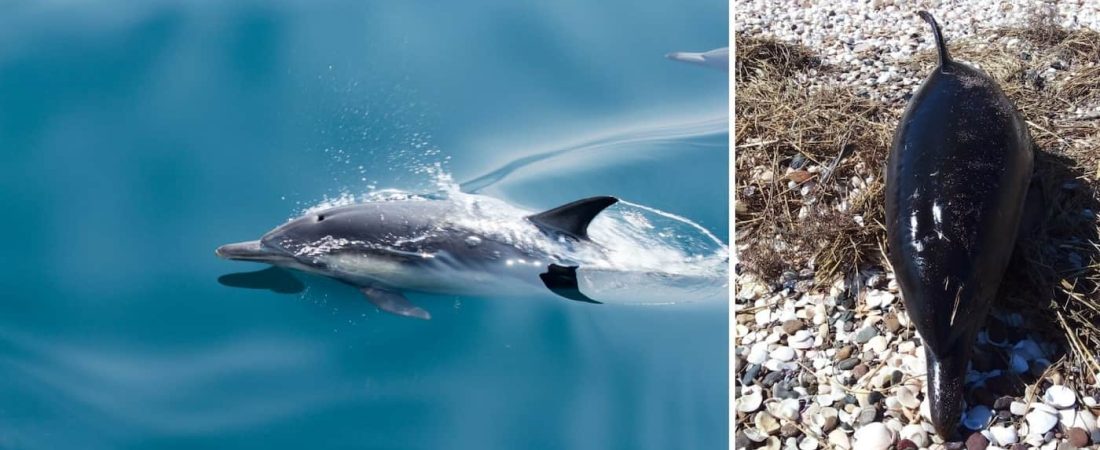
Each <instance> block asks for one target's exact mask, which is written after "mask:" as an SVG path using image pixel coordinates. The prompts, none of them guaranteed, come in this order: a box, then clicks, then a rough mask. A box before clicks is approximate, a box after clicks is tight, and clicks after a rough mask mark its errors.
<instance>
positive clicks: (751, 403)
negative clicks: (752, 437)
mask: <svg viewBox="0 0 1100 450" xmlns="http://www.w3.org/2000/svg"><path fill="white" fill-rule="evenodd" d="M763 402H764V396H763V395H762V394H761V393H760V386H749V387H747V388H745V390H743V391H741V395H740V396H739V397H737V411H739V412H743V413H746V414H747V413H751V412H754V411H756V410H758V409H760V404H761V403H763ZM757 442H759V441H757Z"/></svg>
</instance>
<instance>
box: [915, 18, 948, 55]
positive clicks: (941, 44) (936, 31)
mask: <svg viewBox="0 0 1100 450" xmlns="http://www.w3.org/2000/svg"><path fill="white" fill-rule="evenodd" d="M917 15H919V16H920V18H921V19H924V21H925V22H928V25H930V26H931V27H932V37H933V38H935V39H936V52H937V53H938V54H939V57H940V67H943V66H945V65H947V64H950V63H951V55H949V54H948V53H947V42H945V41H944V40H943V32H941V31H940V24H938V23H936V18H935V17H932V13H929V12H928V11H918V12H917Z"/></svg>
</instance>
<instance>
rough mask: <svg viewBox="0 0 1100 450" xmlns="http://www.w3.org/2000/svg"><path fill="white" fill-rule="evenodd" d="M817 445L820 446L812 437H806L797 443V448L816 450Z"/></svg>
mask: <svg viewBox="0 0 1100 450" xmlns="http://www.w3.org/2000/svg"><path fill="white" fill-rule="evenodd" d="M819 445H821V443H820V442H818V441H817V439H814V437H813V436H806V437H804V438H802V441H801V442H799V443H798V448H799V449H800V450H817V447H818V446H819Z"/></svg>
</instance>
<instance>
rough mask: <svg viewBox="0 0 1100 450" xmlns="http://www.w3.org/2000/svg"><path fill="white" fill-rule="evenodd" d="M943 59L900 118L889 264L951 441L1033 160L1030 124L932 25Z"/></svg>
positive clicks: (889, 204)
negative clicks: (949, 49)
mask: <svg viewBox="0 0 1100 450" xmlns="http://www.w3.org/2000/svg"><path fill="white" fill-rule="evenodd" d="M920 16H921V18H923V19H924V20H925V21H926V22H928V24H929V25H930V26H931V27H932V32H933V34H934V35H935V39H936V46H937V48H938V51H939V66H938V67H937V68H936V69H935V70H934V71H933V72H932V74H931V75H929V76H928V78H927V79H926V80H925V81H924V83H923V84H922V85H921V86H920V88H919V89H918V90H917V92H916V94H914V95H913V98H912V100H910V102H909V106H908V108H907V109H906V111H905V114H904V115H903V116H902V118H901V121H900V123H899V125H898V129H897V134H896V135H895V136H894V142H893V147H892V148H891V151H890V160H889V163H888V166H887V173H886V235H887V241H888V245H889V249H890V251H889V260H890V263H891V265H892V266H893V269H894V271H895V273H896V274H897V280H898V285H899V287H900V288H901V294H902V298H903V300H904V302H905V306H906V309H907V310H908V313H909V316H910V317H911V318H912V321H913V323H914V324H915V325H916V328H917V331H918V332H919V333H920V336H921V339H922V340H923V341H924V346H925V350H926V356H927V361H928V378H927V380H926V387H927V392H928V401H929V406H930V408H929V410H930V412H931V416H932V417H931V419H932V424H933V425H934V427H935V429H936V432H937V433H939V434H940V435H941V436H943V437H945V438H950V437H952V436H953V435H954V433H955V431H956V429H955V428H956V425H957V423H958V421H959V417H960V415H961V412H962V406H963V381H964V379H965V376H966V369H967V364H968V363H969V361H970V355H971V351H972V346H973V342H974V339H975V337H976V335H977V332H978V329H979V328H980V327H981V326H982V324H983V323H985V318H986V315H987V313H988V312H989V308H990V304H991V303H992V300H993V298H994V295H995V294H996V292H997V288H998V286H999V285H1000V283H1001V278H1002V277H1003V276H1004V273H1005V269H1006V268H1007V266H1008V262H1009V258H1010V257H1011V255H1012V251H1013V247H1014V245H1015V242H1016V236H1017V233H1018V230H1019V228H1020V219H1021V215H1022V212H1023V210H1024V199H1025V196H1026V194H1027V191H1028V186H1029V180H1030V178H1031V175H1032V164H1033V155H1032V149H1031V139H1030V138H1029V136H1028V131H1027V125H1026V123H1025V122H1024V120H1023V118H1022V117H1021V116H1020V113H1019V112H1017V111H1016V108H1015V107H1013V105H1012V102H1011V101H1009V99H1008V98H1007V97H1005V94H1004V93H1003V92H1002V91H1001V89H1000V87H998V86H997V84H996V82H994V81H993V79H991V78H990V77H989V76H988V75H986V74H984V73H982V72H981V71H979V70H978V69H975V68H973V67H971V66H969V65H966V64H963V63H959V62H956V61H954V60H952V59H951V57H950V55H949V54H948V52H947V46H946V45H945V44H944V40H943V37H942V35H941V33H940V28H939V25H937V24H936V21H935V19H934V18H933V17H932V15H931V14H929V13H927V12H924V11H921V12H920Z"/></svg>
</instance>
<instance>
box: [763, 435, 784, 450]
mask: <svg viewBox="0 0 1100 450" xmlns="http://www.w3.org/2000/svg"><path fill="white" fill-rule="evenodd" d="M780 444H781V443H780V442H779V438H777V437H775V436H771V437H769V438H768V440H767V442H765V443H764V447H763V448H765V449H767V450H779V449H780V448H781V447H780Z"/></svg>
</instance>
